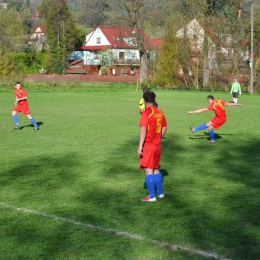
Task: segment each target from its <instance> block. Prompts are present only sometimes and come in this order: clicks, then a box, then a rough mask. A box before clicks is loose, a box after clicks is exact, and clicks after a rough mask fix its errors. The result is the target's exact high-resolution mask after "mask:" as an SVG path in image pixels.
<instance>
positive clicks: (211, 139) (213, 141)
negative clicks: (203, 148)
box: [209, 130, 216, 143]
mask: <svg viewBox="0 0 260 260" xmlns="http://www.w3.org/2000/svg"><path fill="white" fill-rule="evenodd" d="M209 136H210V141H211V143H215V142H216V139H215V133H214V131H213V130H211V131H209Z"/></svg>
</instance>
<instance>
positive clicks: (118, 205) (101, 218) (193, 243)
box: [0, 85, 260, 260]
mask: <svg viewBox="0 0 260 260" xmlns="http://www.w3.org/2000/svg"><path fill="white" fill-rule="evenodd" d="M25 88H26V86H25ZM154 92H155V93H156V95H157V98H156V101H157V102H158V104H159V107H160V108H161V109H162V110H163V111H164V112H165V115H166V119H167V123H168V131H167V133H166V136H165V138H164V139H163V140H162V147H163V153H162V159H161V172H162V174H163V176H164V184H163V187H164V193H165V199H161V200H158V199H157V202H155V203H145V202H141V201H140V199H141V198H142V197H144V196H146V190H145V189H144V173H143V172H142V171H140V170H139V168H138V167H139V159H138V156H137V152H136V151H137V146H138V134H139V127H138V122H139V109H138V103H139V100H140V98H141V96H142V93H141V90H140V89H139V90H138V91H136V90H135V86H129V87H116V86H115V87H113V86H112V85H111V86H106V87H103V89H102V88H98V87H93V88H86V90H80V91H73V90H63V91H62V90H50V91H46V90H45V91H40V90H31V91H30V90H27V94H28V101H29V107H30V109H31V114H32V116H33V117H34V118H35V120H36V121H37V123H39V125H40V130H39V131H34V130H33V127H32V126H30V121H29V120H28V119H27V118H26V117H25V116H24V115H22V114H19V115H18V117H19V120H20V123H21V125H22V126H23V128H22V129H21V130H16V131H13V130H12V128H13V127H14V123H13V120H12V117H11V112H12V109H13V107H14V94H13V92H12V91H11V90H10V91H7V90H6V91H2V92H0V103H1V106H0V112H1V113H0V120H1V125H0V137H1V142H0V147H1V157H0V166H1V167H0V187H1V189H0V212H1V213H0V225H1V229H0V259H4V260H5V259H6V260H16V259H17V260H18V259H19V260H20V259H25V260H31V259H37V260H38V259H48V260H49V259H55V260H56V259H70V260H72V259H73V260H78V259H91V260H92V259H93V260H94V259H102V260H103V259H104V260H108V259H109V260H110V259H113V260H114V259H118V260H122V259H137V260H158V259H162V260H168V259H174V260H180V259H184V260H186V259H187V260H198V259H199V260H204V259H231V260H245V259H246V260H256V259H259V258H260V257H259V255H260V218H259V216H260V178H259V174H260V123H259V118H260V116H259V108H260V104H259V99H260V97H259V96H258V95H254V96H252V95H247V94H244V95H241V96H239V102H241V103H242V107H241V108H240V107H226V111H227V118H228V119H227V122H226V124H225V125H224V126H223V127H222V128H220V129H219V130H217V131H216V136H217V142H216V143H215V144H210V143H209V142H208V133H207V131H200V132H197V133H195V134H192V133H191V131H190V130H189V126H190V125H194V126H197V125H200V124H203V123H206V122H207V121H209V119H210V118H211V117H212V116H213V113H212V112H205V113H202V114H193V115H188V114H187V112H188V111H189V110H195V109H198V108H203V107H206V106H207V102H206V97H207V95H209V94H212V93H209V92H192V91H176V90H154ZM213 95H214V97H215V98H216V99H223V100H225V101H231V96H230V95H229V94H227V93H223V92H219V93H213Z"/></svg>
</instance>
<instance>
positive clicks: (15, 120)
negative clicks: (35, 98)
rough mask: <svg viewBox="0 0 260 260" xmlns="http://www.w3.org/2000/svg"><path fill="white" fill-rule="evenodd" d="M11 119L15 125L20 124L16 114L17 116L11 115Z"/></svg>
mask: <svg viewBox="0 0 260 260" xmlns="http://www.w3.org/2000/svg"><path fill="white" fill-rule="evenodd" d="M13 119H14V122H15V124H16V125H17V126H20V124H19V120H18V116H17V115H15V116H13Z"/></svg>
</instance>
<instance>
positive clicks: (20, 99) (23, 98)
mask: <svg viewBox="0 0 260 260" xmlns="http://www.w3.org/2000/svg"><path fill="white" fill-rule="evenodd" d="M25 99H27V96H25V97H22V98H16V101H17V102H19V101H22V100H25Z"/></svg>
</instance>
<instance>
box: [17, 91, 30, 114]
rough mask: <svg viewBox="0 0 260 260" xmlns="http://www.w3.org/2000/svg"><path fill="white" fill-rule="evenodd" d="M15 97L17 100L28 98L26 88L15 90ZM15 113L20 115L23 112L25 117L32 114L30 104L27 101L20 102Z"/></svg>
mask: <svg viewBox="0 0 260 260" xmlns="http://www.w3.org/2000/svg"><path fill="white" fill-rule="evenodd" d="M14 93H15V96H16V98H17V99H20V98H24V97H27V94H26V91H25V89H24V88H22V87H21V88H20V89H15V90H14ZM14 111H16V112H18V113H20V112H22V113H23V114H25V115H28V114H30V109H29V106H28V102H27V100H26V99H24V100H20V101H18V104H17V106H16V107H15V108H14Z"/></svg>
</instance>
